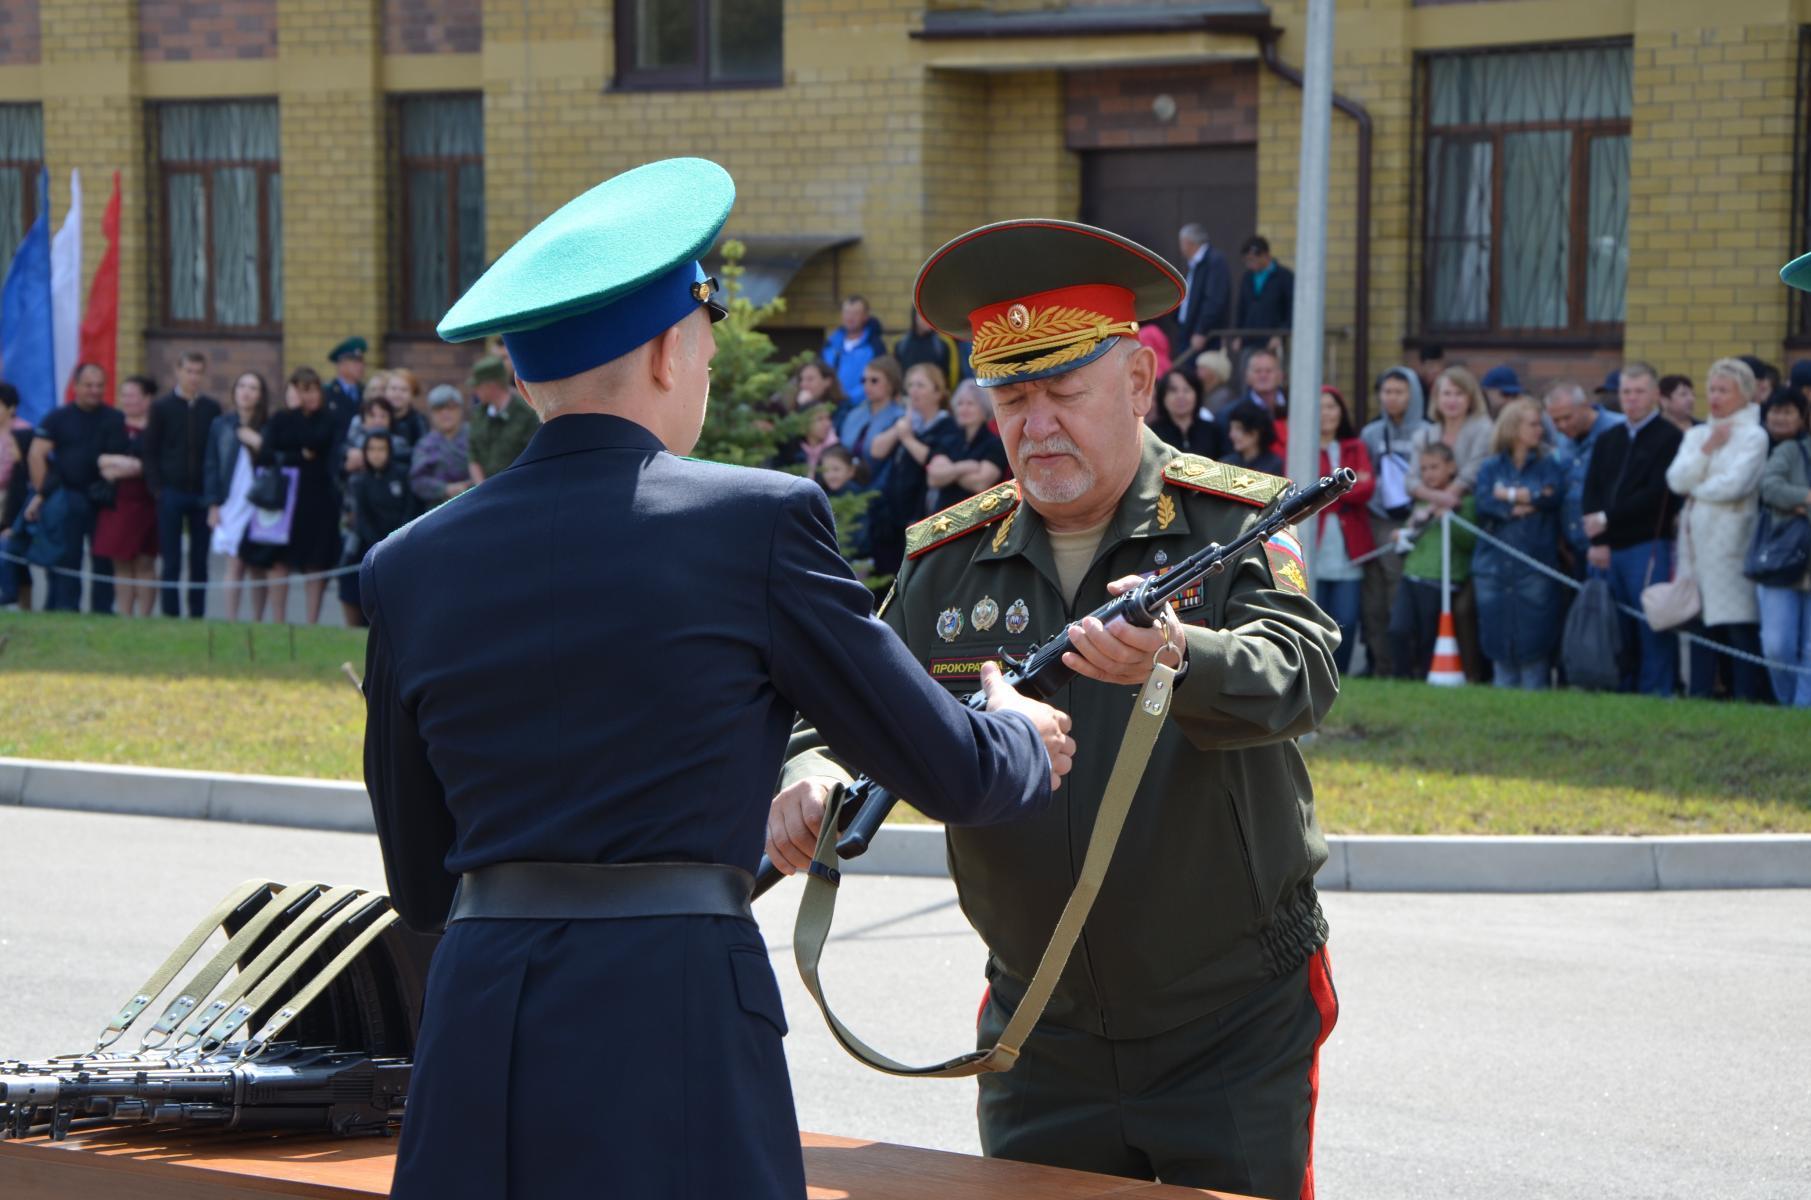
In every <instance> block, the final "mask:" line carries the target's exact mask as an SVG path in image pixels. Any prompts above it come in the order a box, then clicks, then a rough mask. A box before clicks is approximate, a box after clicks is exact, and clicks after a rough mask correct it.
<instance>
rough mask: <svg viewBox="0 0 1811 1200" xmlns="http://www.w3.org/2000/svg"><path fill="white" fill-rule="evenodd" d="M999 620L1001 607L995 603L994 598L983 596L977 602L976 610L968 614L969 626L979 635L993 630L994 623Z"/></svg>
mask: <svg viewBox="0 0 1811 1200" xmlns="http://www.w3.org/2000/svg"><path fill="white" fill-rule="evenodd" d="M999 619H1000V606H999V605H998V604H996V603H995V602H994V598H993V597H992V596H983V597H981V598H980V599H979V600H977V601H975V607H974V610H973V611H972V612H970V613H969V614H968V621H969V624H971V625H973V626H974V627H975V630H976V631H977V632H979V633H986V632H987V631H988V630H989V629H992V628H993V627H994V622H995V621H998V620H999Z"/></svg>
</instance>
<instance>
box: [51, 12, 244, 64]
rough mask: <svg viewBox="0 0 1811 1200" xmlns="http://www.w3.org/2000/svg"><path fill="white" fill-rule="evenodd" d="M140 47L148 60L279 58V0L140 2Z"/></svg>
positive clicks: (183, 60) (140, 51)
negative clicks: (277, 54) (277, 56)
mask: <svg viewBox="0 0 1811 1200" xmlns="http://www.w3.org/2000/svg"><path fill="white" fill-rule="evenodd" d="M63 2H64V0H51V3H52V4H53V5H54V4H61V3H63ZM138 48H139V53H140V55H142V56H143V58H144V60H145V61H146V62H190V61H195V62H199V61H204V60H211V59H231V58H274V57H275V56H276V53H277V0H138Z"/></svg>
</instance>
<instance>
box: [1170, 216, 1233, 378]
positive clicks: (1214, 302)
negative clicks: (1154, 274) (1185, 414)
mask: <svg viewBox="0 0 1811 1200" xmlns="http://www.w3.org/2000/svg"><path fill="white" fill-rule="evenodd" d="M1176 243H1177V246H1178V247H1179V248H1180V249H1181V251H1182V261H1183V263H1184V264H1186V274H1185V276H1184V277H1185V278H1186V279H1187V281H1188V283H1187V290H1186V292H1185V293H1184V295H1183V298H1182V311H1181V312H1180V313H1178V314H1177V316H1176V341H1175V343H1174V347H1173V350H1172V357H1173V358H1174V359H1175V360H1176V361H1177V362H1185V363H1192V362H1194V361H1195V355H1197V354H1199V353H1201V352H1202V351H1203V350H1208V349H1212V348H1215V347H1217V346H1219V344H1220V339H1219V338H1218V337H1215V336H1213V333H1214V331H1215V330H1217V329H1224V328H1226V319H1227V317H1228V316H1229V315H1230V314H1231V312H1232V269H1231V268H1230V267H1228V266H1227V265H1226V255H1224V254H1222V253H1220V252H1219V251H1218V250H1216V249H1215V248H1214V247H1212V246H1210V245H1209V244H1208V241H1207V228H1206V226H1204V225H1200V224H1198V223H1196V222H1193V221H1191V222H1190V223H1189V224H1187V225H1184V226H1183V227H1182V230H1181V232H1180V233H1178V234H1177V235H1176Z"/></svg>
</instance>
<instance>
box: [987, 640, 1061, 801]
mask: <svg viewBox="0 0 1811 1200" xmlns="http://www.w3.org/2000/svg"><path fill="white" fill-rule="evenodd" d="M981 690H982V691H983V692H985V693H987V711H988V712H1017V713H1023V714H1024V715H1025V716H1027V717H1029V718H1030V719H1031V723H1032V724H1033V725H1036V726H1037V727H1038V736H1039V737H1041V738H1043V739H1044V749H1045V751H1046V752H1048V753H1049V755H1050V790H1051V791H1055V790H1056V789H1057V788H1060V787H1062V786H1063V776H1065V775H1067V774H1068V773H1069V769H1070V768H1071V767H1073V766H1075V739H1074V738H1072V737H1070V736H1069V714H1068V713H1066V712H1063V711H1062V710H1061V709H1056V708H1052V707H1050V706H1049V705H1048V704H1045V703H1044V702H1043V701H1042V700H1033V699H1032V698H1031V697H1030V696H1021V695H1020V694H1019V693H1018V692H1016V691H1014V690H1013V688H1012V685H1011V684H1009V683H1007V682H1006V677H1005V676H1004V675H1002V674H1000V667H999V665H998V664H997V663H991V662H990V663H982V664H981Z"/></svg>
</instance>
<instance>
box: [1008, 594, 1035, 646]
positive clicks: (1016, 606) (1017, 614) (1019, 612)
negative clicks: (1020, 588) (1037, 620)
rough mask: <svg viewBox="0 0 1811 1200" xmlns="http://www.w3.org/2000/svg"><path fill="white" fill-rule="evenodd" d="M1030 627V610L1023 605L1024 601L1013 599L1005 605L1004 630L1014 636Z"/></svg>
mask: <svg viewBox="0 0 1811 1200" xmlns="http://www.w3.org/2000/svg"><path fill="white" fill-rule="evenodd" d="M1030 627H1031V610H1030V609H1029V608H1026V607H1025V601H1023V600H1014V601H1013V602H1012V603H1011V604H1008V605H1007V606H1006V632H1007V633H1010V634H1012V635H1013V636H1014V637H1017V636H1019V635H1020V634H1021V633H1024V632H1025V631H1026V630H1027V629H1029V628H1030Z"/></svg>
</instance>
